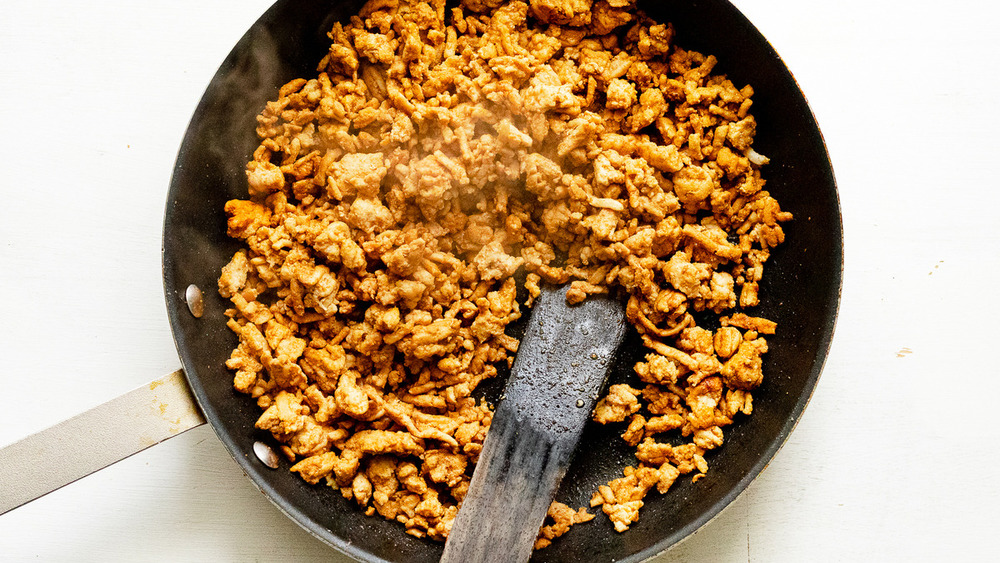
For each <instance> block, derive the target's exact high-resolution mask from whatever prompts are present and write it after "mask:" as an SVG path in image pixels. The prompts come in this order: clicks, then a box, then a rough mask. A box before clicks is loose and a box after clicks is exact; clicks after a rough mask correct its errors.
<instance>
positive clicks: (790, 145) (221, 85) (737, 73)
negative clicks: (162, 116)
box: [163, 0, 842, 562]
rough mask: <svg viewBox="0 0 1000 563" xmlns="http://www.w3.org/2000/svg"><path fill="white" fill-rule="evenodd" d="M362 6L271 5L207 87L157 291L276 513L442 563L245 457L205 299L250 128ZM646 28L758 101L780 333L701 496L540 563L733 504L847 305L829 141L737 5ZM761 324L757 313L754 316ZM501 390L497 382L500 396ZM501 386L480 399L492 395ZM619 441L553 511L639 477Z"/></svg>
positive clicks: (186, 149) (669, 538)
mask: <svg viewBox="0 0 1000 563" xmlns="http://www.w3.org/2000/svg"><path fill="white" fill-rule="evenodd" d="M361 4H362V2H338V3H329V2H321V1H315V0H295V1H291V0H289V1H280V2H278V3H276V4H275V5H274V6H273V7H272V8H271V9H270V10H268V12H267V13H266V14H264V15H263V16H262V17H261V18H260V20H259V21H258V22H257V23H256V24H254V26H253V27H252V28H251V29H250V30H249V31H248V32H247V33H246V35H245V36H244V37H243V38H242V39H241V40H240V42H239V43H237V45H236V46H235V47H234V49H233V51H232V52H231V53H230V55H229V56H228V58H227V59H226V60H225V62H224V63H223V64H222V66H221V67H220V69H219V71H218V73H217V74H216V75H215V77H214V79H213V80H212V82H211V84H210V85H209V87H208V89H207V91H206V93H205V95H204V97H203V98H202V100H201V103H200V104H199V105H198V107H197V109H196V111H195V114H194V116H193V118H192V120H191V123H190V126H189V128H188V131H187V133H186V135H185V137H184V140H183V143H182V146H181V148H180V151H179V154H178V157H177V162H176V166H175V169H174V175H173V179H172V183H171V187H170V192H169V196H168V200H167V205H166V216H165V224H164V236H163V266H164V291H165V296H166V301H167V309H168V315H169V318H170V323H171V326H172V329H173V334H174V338H175V341H176V344H177V348H178V351H179V353H180V357H181V362H182V365H183V367H184V371H185V373H186V374H187V377H188V380H189V382H190V384H191V387H192V389H193V390H194V393H195V396H196V397H197V399H198V402H199V403H200V405H201V407H202V409H203V411H204V413H205V415H206V417H207V419H208V420H209V422H210V423H211V424H212V426H213V427H214V429H215V431H216V433H217V434H218V436H219V438H220V439H221V440H222V442H223V443H224V444H225V445H226V447H227V448H228V449H229V451H230V453H231V454H232V455H233V457H234V459H235V460H236V461H237V463H238V464H239V465H240V467H241V468H242V469H243V471H244V472H245V473H246V474H247V475H248V476H249V477H250V478H251V480H252V481H253V482H254V483H255V484H256V486H257V487H259V488H260V489H261V490H262V491H263V492H264V493H265V494H266V495H267V496H268V498H270V499H271V500H272V501H273V502H274V503H275V504H276V505H277V506H278V507H279V508H280V509H281V510H282V511H284V512H285V513H286V514H288V515H289V517H291V518H292V519H294V520H295V521H296V522H298V523H299V524H300V525H301V526H303V527H304V528H305V529H307V530H308V531H310V532H311V533H313V534H314V535H316V536H317V537H319V538H320V539H322V540H324V541H326V542H327V543H329V544H331V545H333V546H334V547H336V548H337V549H339V550H341V551H343V552H345V553H347V554H349V555H351V556H353V557H355V558H358V559H361V560H365V561H408V562H409V561H412V562H423V561H437V559H438V558H439V557H440V553H441V545H440V544H437V543H435V542H432V541H429V540H422V539H418V538H414V537H411V536H409V535H406V534H404V533H403V529H402V528H401V527H400V526H399V525H398V524H396V523H395V522H388V521H385V520H383V519H382V518H380V517H377V516H375V517H365V516H364V515H363V514H362V513H361V512H360V511H359V510H358V508H357V506H356V505H354V504H353V503H352V502H349V501H347V500H345V499H344V498H343V497H341V496H340V494H339V493H338V492H337V491H335V490H333V489H331V488H329V487H325V486H310V485H308V484H306V483H305V482H304V481H302V480H301V479H300V478H299V477H298V476H297V475H295V474H292V473H290V472H289V471H287V469H288V464H287V462H284V461H283V464H282V466H281V467H280V468H279V469H278V470H276V471H275V470H270V469H268V468H266V467H265V466H264V465H263V464H261V463H259V462H258V461H257V460H256V458H255V457H254V456H253V455H252V453H251V452H252V447H253V443H254V441H256V440H264V441H267V440H269V439H270V437H269V436H268V435H266V433H263V432H260V431H258V430H256V429H255V428H254V422H255V421H256V419H257V417H258V415H259V409H258V408H257V406H256V404H255V402H254V401H253V400H252V399H250V398H249V397H247V396H245V395H242V394H240V393H237V392H236V391H234V390H233V388H232V374H231V373H230V372H229V371H228V370H227V369H226V368H225V365H224V363H225V360H226V359H227V358H228V356H229V353H230V351H231V350H232V349H233V347H235V345H236V342H237V341H236V337H235V336H234V335H233V334H232V333H231V332H230V331H229V329H228V328H226V326H225V317H224V315H223V311H224V310H225V309H226V308H227V303H226V302H225V301H224V300H223V299H222V298H221V297H220V296H219V295H218V293H217V292H216V291H214V288H215V287H216V280H217V278H218V275H219V270H220V269H221V267H222V266H223V265H224V264H226V263H227V262H228V261H229V259H230V258H231V257H232V254H233V253H234V252H235V251H236V250H237V248H238V246H237V244H236V242H234V241H232V240H230V239H229V238H228V237H227V236H226V233H225V229H226V218H225V215H224V213H223V205H224V204H225V202H226V201H227V200H229V199H233V198H242V197H246V177H245V175H244V166H245V164H246V162H247V161H248V160H250V158H251V154H252V152H253V150H254V149H255V148H256V146H257V137H256V134H255V132H254V128H255V126H256V123H255V116H256V115H257V114H258V113H259V112H260V110H261V109H262V108H263V107H264V104H265V103H266V102H267V100H269V99H273V98H274V97H275V96H276V95H277V91H278V88H279V87H280V86H281V85H282V84H284V83H285V82H287V81H288V80H291V79H292V78H296V77H300V76H302V77H308V76H314V75H315V73H316V71H315V66H316V63H317V62H318V61H319V60H320V59H321V58H322V56H323V55H324V54H325V52H326V49H327V46H328V42H329V40H328V39H327V37H326V32H327V31H328V30H329V29H330V27H331V26H332V24H333V22H334V21H337V20H339V21H347V19H348V18H349V17H350V16H351V15H352V14H355V13H357V11H358V9H359V8H360V6H361ZM642 8H643V9H645V10H646V11H647V13H648V14H649V15H650V16H652V17H653V18H654V19H657V20H658V21H663V22H672V23H673V24H674V26H675V28H676V30H677V38H676V42H677V44H679V45H681V46H682V47H684V48H687V49H694V50H698V51H701V52H703V53H706V54H713V55H715V56H716V57H718V59H719V61H720V63H719V65H718V66H717V67H716V72H717V73H725V74H727V75H728V76H729V78H730V79H732V80H733V82H734V83H735V84H737V86H741V85H744V84H750V85H752V86H753V88H754V90H755V92H756V93H755V95H754V101H755V103H754V106H753V109H752V112H753V114H754V115H755V117H756V118H757V123H758V128H757V136H756V139H755V143H754V147H755V149H756V150H758V151H759V152H761V153H762V154H765V155H767V156H768V157H769V158H770V159H771V164H770V165H768V166H767V167H765V168H764V170H763V173H764V175H765V178H766V179H767V182H768V183H767V189H768V190H769V191H771V193H772V194H774V196H775V197H776V198H777V199H778V201H779V202H781V205H782V208H783V209H786V210H788V211H791V212H792V213H793V214H794V215H795V220H794V221H792V222H791V223H789V224H786V225H785V231H786V234H787V239H786V242H785V243H784V244H783V245H782V246H780V247H779V248H778V249H777V250H776V251H775V252H774V253H773V255H772V258H771V260H770V261H769V262H768V265H767V267H766V270H765V277H764V280H763V282H762V284H761V296H762V304H761V306H760V307H759V308H757V309H756V310H755V313H756V314H759V315H761V316H765V317H768V318H771V319H773V320H775V321H777V322H778V327H779V328H778V334H777V335H775V336H774V337H772V338H771V339H770V342H769V343H770V351H769V353H768V354H767V355H766V356H765V365H764V370H765V381H764V384H763V386H762V387H761V388H760V389H759V391H758V392H757V393H755V398H756V399H757V400H756V401H755V407H756V408H755V409H754V414H753V415H752V416H750V417H748V418H745V419H742V420H739V421H737V422H736V423H735V424H734V425H732V426H730V427H727V438H726V445H725V446H724V447H722V448H721V449H720V450H717V451H714V452H711V453H710V454H709V455H708V456H707V459H708V462H709V465H710V468H711V469H710V471H709V472H708V474H707V475H706V477H705V478H704V479H702V480H700V481H699V482H698V483H696V484H692V483H691V480H690V479H687V478H685V479H679V480H678V482H677V483H676V484H675V485H674V487H673V488H672V489H671V490H670V492H668V493H667V494H666V495H650V496H649V497H647V499H646V505H645V506H644V508H643V511H642V515H641V518H640V519H639V521H638V522H637V523H636V524H634V525H633V526H632V528H631V530H629V531H628V532H626V533H624V534H618V533H616V532H614V530H613V528H612V526H611V525H610V524H609V523H608V522H607V519H606V517H605V516H604V515H603V514H600V513H598V517H597V518H596V519H595V521H594V522H592V523H590V524H586V525H581V526H576V527H574V528H573V529H571V531H570V532H569V533H568V534H567V535H566V536H564V537H563V538H561V539H559V540H557V541H556V542H554V543H553V545H552V546H550V547H548V548H546V549H544V550H541V551H539V552H537V553H536V554H535V555H534V557H533V558H532V560H533V561H639V560H642V559H645V558H647V557H650V556H652V555H654V554H656V553H657V552H659V551H662V550H663V549H666V548H667V547H669V546H671V545H673V544H674V543H676V542H677V541H679V540H680V539H682V538H683V537H685V536H686V535H688V534H690V533H691V532H693V531H694V530H695V529H697V528H698V527H699V526H701V525H702V524H704V523H705V522H707V521H708V520H709V519H710V518H711V517H712V516H714V515H715V514H717V513H718V512H719V511H720V510H721V509H722V508H723V507H725V506H726V505H727V504H728V503H729V502H731V501H732V500H733V499H734V498H735V497H736V495H738V494H739V493H740V492H741V491H742V490H743V489H744V488H745V487H746V486H747V485H748V484H749V482H750V481H751V480H752V479H753V477H755V476H756V475H757V473H759V472H760V470H761V469H762V468H763V467H764V465H766V463H767V462H768V461H769V460H770V459H771V457H772V456H773V455H774V453H775V452H776V451H777V449H778V448H779V447H780V445H781V444H782V443H783V442H784V440H785V438H786V437H787V435H788V433H789V432H790V431H791V429H792V427H793V426H794V424H795V422H796V420H797V419H798V417H799V415H800V414H801V412H802V409H803V408H804V407H805V405H806V403H807V401H808V399H809V396H810V395H811V393H812V389H813V387H814V385H815V383H816V380H817V378H818V377H819V374H820V371H821V370H822V366H823V362H824V360H825V358H826V352H827V349H828V347H829V343H830V339H831V337H832V333H833V328H834V322H835V318H836V313H837V306H838V302H839V295H840V285H841V269H842V228H841V221H840V209H839V202H838V199H837V193H836V186H835V182H834V177H833V172H832V169H831V166H830V162H829V158H828V156H827V152H826V149H825V146H824V144H823V139H822V136H821V135H820V132H819V129H818V128H817V125H816V123H815V120H814V118H813V116H812V113H811V112H810V111H809V108H808V106H807V104H806V101H805V99H804V97H803V96H802V94H801V92H800V91H799V89H798V87H797V85H796V84H795V81H794V80H793V78H792V76H791V75H790V74H789V72H788V70H787V69H786V68H785V66H784V65H783V63H782V62H781V60H780V59H779V58H778V56H777V54H776V53H775V52H774V51H773V49H772V48H771V46H770V45H769V44H768V43H767V41H766V40H765V39H764V38H763V37H762V36H761V35H760V34H759V32H757V30H756V29H755V28H754V27H753V26H752V25H751V24H750V23H749V22H748V21H747V20H746V19H745V18H744V17H743V16H742V14H740V13H739V12H738V11H737V10H736V9H735V8H734V7H733V6H732V5H731V4H729V3H728V2H725V1H721V0H704V1H698V0H693V1H692V0H688V1H680V2H649V3H647V4H645V5H642ZM192 283H193V284H196V285H198V286H199V287H201V288H202V290H203V291H204V294H205V313H204V315H203V317H202V318H201V319H195V318H193V317H192V316H191V315H190V314H188V313H187V309H186V306H185V304H184V290H185V288H186V287H187V286H188V285H189V284H192ZM752 314H754V313H752ZM643 353H644V350H643V347H642V345H641V344H640V342H639V339H638V337H637V336H636V335H635V334H632V335H631V336H630V337H629V338H627V339H626V342H625V344H624V346H623V348H622V350H621V352H620V354H619V357H618V359H617V361H616V366H615V368H614V369H613V370H612V376H611V383H617V382H631V383H633V384H637V383H638V382H637V381H636V380H635V379H634V374H632V370H631V367H630V366H631V365H632V364H633V363H634V362H635V361H636V360H637V358H639V357H640V356H641V355H642V354H643ZM499 383H502V382H499ZM499 388H500V387H499V384H498V383H494V384H493V386H492V387H491V389H490V390H489V392H495V391H496V390H497V389H499ZM621 430H622V429H621V428H618V427H617V426H615V425H609V426H607V427H602V426H600V425H597V424H589V425H588V426H587V427H586V429H585V431H584V435H583V438H582V440H581V444H582V445H583V446H584V447H581V448H579V450H578V454H577V456H576V458H575V460H574V462H573V464H572V466H571V467H570V470H569V472H568V474H567V476H566V478H565V479H564V481H563V485H562V487H561V490H560V492H559V494H558V498H559V499H560V500H562V501H563V502H566V503H568V504H569V505H570V506H574V507H575V506H586V505H587V503H588V500H589V498H590V495H591V494H592V492H593V491H594V490H596V488H597V486H598V485H601V484H604V483H606V482H607V481H609V480H610V479H614V478H617V477H619V476H620V475H621V469H622V468H623V467H624V466H625V465H628V464H630V463H631V464H634V463H635V461H634V458H633V457H632V453H631V448H629V447H628V446H627V445H626V444H624V442H623V441H622V440H621V439H619V437H618V434H619V433H620V432H621Z"/></svg>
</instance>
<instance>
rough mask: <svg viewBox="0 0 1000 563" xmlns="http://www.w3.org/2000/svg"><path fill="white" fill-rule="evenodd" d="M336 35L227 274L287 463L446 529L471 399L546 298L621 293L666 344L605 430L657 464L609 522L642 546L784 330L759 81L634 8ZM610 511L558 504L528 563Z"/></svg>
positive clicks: (416, 15) (454, 503) (606, 4)
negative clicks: (765, 289) (746, 82)
mask: <svg viewBox="0 0 1000 563" xmlns="http://www.w3.org/2000/svg"><path fill="white" fill-rule="evenodd" d="M328 36H329V39H330V44H329V49H328V52H327V53H326V56H325V57H324V58H323V59H322V61H320V62H319V66H318V70H317V75H316V76H314V77H309V78H296V79H294V80H291V81H289V82H288V83H287V84H285V85H284V86H282V87H281V88H280V89H279V91H278V93H277V96H276V98H275V99H273V100H271V101H270V102H268V103H267V104H266V106H265V107H263V108H261V112H260V114H259V115H258V117H257V128H256V132H257V134H258V136H259V137H260V144H259V146H258V147H257V149H256V150H255V151H254V152H253V157H252V160H250V162H248V163H247V165H246V169H245V172H246V179H247V184H246V190H247V192H246V193H247V198H246V199H234V200H231V201H229V202H227V203H226V204H225V212H226V215H227V233H228V234H229V235H230V236H231V237H233V238H235V239H238V240H239V241H240V243H241V245H242V248H241V249H240V250H238V251H237V252H236V253H235V254H234V255H233V256H232V259H231V260H230V261H229V263H228V264H227V265H226V266H225V267H223V269H222V271H221V272H220V276H219V280H218V287H219V294H220V295H221V296H222V297H224V298H226V299H228V300H229V301H230V302H231V303H232V307H231V308H230V309H228V310H227V311H226V315H227V316H228V321H227V326H228V327H229V328H230V329H231V330H232V331H233V332H234V333H235V334H236V335H237V337H238V339H239V343H238V344H237V346H236V348H235V349H234V350H233V351H232V353H231V355H230V357H229V359H228V360H227V361H226V366H227V367H228V368H229V369H231V370H232V371H233V386H234V388H235V389H236V390H238V391H239V392H241V393H246V394H248V395H250V396H251V397H252V398H253V399H255V400H256V401H257V404H258V406H259V407H260V408H261V409H262V413H261V415H260V417H259V419H258V420H257V423H256V426H257V428H259V429H262V430H265V431H268V432H270V433H271V434H272V435H273V436H274V438H275V439H276V440H277V441H279V442H280V443H281V451H282V452H283V453H284V454H285V455H286V456H288V457H289V459H291V460H292V461H293V462H294V463H293V466H292V471H294V472H295V473H297V474H299V475H300V476H301V477H302V479H303V480H305V481H306V482H308V483H312V484H319V483H324V482H325V483H326V485H329V486H331V487H335V488H336V489H337V490H338V491H339V492H340V493H341V494H342V495H343V496H344V497H345V498H348V499H352V500H353V502H357V503H358V505H359V506H360V510H361V511H362V512H364V513H366V514H374V513H376V512H377V513H378V514H379V515H381V516H382V517H384V518H387V519H390V520H396V521H398V522H399V523H400V524H402V525H403V526H404V528H405V530H406V532H407V533H409V534H412V535H414V536H417V537H428V538H432V539H435V540H443V539H444V538H446V537H447V535H448V532H449V530H450V529H451V525H452V522H453V521H454V518H455V515H456V514H457V512H458V508H459V505H460V504H461V502H462V499H463V498H464V497H465V494H466V492H467V491H468V487H469V482H470V476H471V474H472V471H473V468H474V465H475V463H476V461H477V459H478V456H479V455H480V452H481V451H482V444H483V441H484V440H485V438H486V435H487V433H488V431H489V427H490V423H491V421H492V411H491V407H489V406H488V405H487V404H486V403H485V402H484V401H483V400H482V399H480V398H479V397H480V396H481V395H480V393H481V391H478V390H477V388H478V386H479V384H480V383H481V382H482V381H484V380H485V379H488V378H491V377H495V376H497V375H498V374H500V373H502V370H503V369H505V368H506V367H509V366H510V365H511V364H512V362H513V359H514V354H515V353H516V352H517V349H518V346H519V342H518V340H517V339H516V338H513V337H511V336H509V335H508V334H506V331H507V328H508V326H510V324H511V323H513V322H515V321H516V320H517V319H519V318H520V316H521V314H522V309H521V307H522V305H526V306H528V307H531V305H532V304H533V303H534V299H535V298H536V297H537V296H538V295H539V294H540V291H541V287H540V284H542V283H550V284H569V285H570V287H569V290H568V291H567V301H569V302H570V303H577V302H580V301H584V300H586V299H588V298H589V297H590V296H591V295H594V294H602V293H603V294H621V295H622V296H623V300H624V301H625V302H626V303H627V306H626V316H627V318H628V320H629V322H630V323H631V324H632V325H634V326H635V328H636V330H637V331H638V332H639V334H640V337H641V340H642V342H643V345H644V346H645V347H646V348H648V350H647V351H646V353H645V355H644V357H643V358H642V359H641V360H640V361H638V362H637V363H636V364H635V365H634V374H635V377H636V378H638V381H641V382H642V384H643V385H645V387H644V388H642V389H641V390H639V389H636V388H633V387H631V386H630V385H628V384H625V383H622V382H613V384H612V385H610V387H609V389H608V392H607V395H606V396H604V397H602V398H601V399H600V400H599V401H598V403H597V406H596V407H595V409H594V413H593V418H594V420H596V421H597V422H600V423H601V424H612V425H619V426H617V427H615V430H614V431H615V432H616V433H619V434H620V435H621V436H622V439H623V440H625V442H626V443H628V444H630V445H632V446H634V447H635V448H636V458H637V459H638V461H639V464H638V466H637V467H627V468H625V470H624V476H623V477H622V478H620V479H615V480H613V481H611V482H610V483H608V484H607V485H606V486H602V487H601V488H600V490H599V491H598V492H597V493H596V494H595V496H594V499H593V501H592V505H593V506H598V505H602V506H603V510H604V512H605V513H606V514H607V515H608V516H609V518H610V519H611V521H612V522H613V524H614V526H615V529H617V530H619V531H623V530H625V529H627V528H628V527H629V526H630V525H631V524H632V523H634V522H635V521H636V519H637V518H638V516H639V511H640V508H641V507H642V505H643V502H644V501H643V499H644V498H645V496H646V495H647V494H648V493H650V491H651V490H652V488H653V487H654V486H655V487H656V491H657V492H658V493H661V494H662V493H665V492H667V490H668V489H669V488H670V486H671V485H672V483H673V482H674V481H675V480H676V479H677V477H678V476H679V475H682V474H690V473H697V476H700V475H703V474H704V472H705V471H706V470H707V468H708V461H707V460H706V458H705V457H704V456H705V455H706V452H707V451H709V450H713V449H716V448H719V447H721V446H722V444H723V437H724V428H725V427H726V426H727V425H729V424H732V423H733V420H734V419H735V418H737V417H739V416H745V415H748V414H750V413H751V412H752V410H753V397H752V395H751V392H752V390H754V389H756V388H757V387H758V386H760V384H761V382H762V378H763V371H762V368H763V361H762V358H761V356H762V354H764V353H765V352H766V351H767V343H766V341H765V340H764V338H763V337H762V336H761V335H770V334H774V333H775V324H774V323H773V322H772V321H770V320H768V319H764V318H761V317H754V316H750V311H749V308H750V307H753V306H755V305H757V304H758V302H759V301H760V291H761V283H760V282H761V280H762V278H763V275H764V267H765V264H766V262H767V260H768V259H769V257H770V253H771V249H773V248H774V247H775V246H777V245H779V244H781V243H782V242H783V240H784V231H783V230H782V227H781V223H783V222H785V221H788V220H790V219H791V218H792V217H791V214H790V213H787V212H784V211H782V210H781V208H780V205H779V204H778V202H777V201H776V200H775V199H774V198H773V197H772V195H771V194H770V193H769V192H768V191H766V190H765V189H764V186H765V180H764V178H763V176H762V175H761V167H762V166H764V165H766V164H767V162H768V159H767V158H766V157H764V156H763V155H761V154H760V153H758V152H756V151H755V150H754V148H753V144H752V143H753V139H754V135H755V133H756V127H757V123H756V121H755V118H754V117H753V115H752V114H751V113H750V109H751V106H752V103H753V100H752V96H753V93H754V92H753V88H751V87H750V86H742V87H737V86H736V85H735V84H733V83H732V81H731V80H729V79H728V78H726V77H725V76H722V75H713V74H712V72H713V68H714V67H715V65H716V64H717V62H718V61H717V60H716V59H715V57H713V56H711V55H703V54H701V53H697V52H695V51H687V50H684V49H682V48H680V47H679V46H677V45H675V43H674V36H675V34H674V28H673V27H672V26H671V25H670V24H669V23H667V22H655V21H653V20H651V19H650V18H649V17H647V16H646V15H645V14H644V13H643V12H642V11H641V10H639V9H638V8H637V7H636V3H635V1H634V0H527V1H523V0H459V2H458V3H457V5H455V6H452V5H451V4H448V6H447V8H446V6H445V3H444V2H442V1H438V0H436V1H435V2H430V3H428V2H422V1H418V0H371V1H369V2H368V3H367V4H365V6H364V7H363V8H362V9H361V11H360V13H359V15H358V17H355V18H352V19H351V20H350V22H349V23H346V24H344V23H335V24H334V25H333V26H332V27H331V29H330V30H329V34H328ZM519 280H524V281H523V284H524V291H521V290H520V288H519V287H518V284H519V283H521V282H520V281H519ZM519 292H520V293H521V295H520V297H519V296H518V293H519ZM525 295H527V300H526V301H525V300H523V299H524V296H525ZM737 307H738V308H739V309H738V310H737ZM709 312H711V313H714V314H715V315H716V317H718V321H719V324H718V325H716V324H714V319H713V320H712V321H711V325H712V326H713V328H714V327H716V326H719V328H718V329H717V330H715V332H714V333H713V332H710V331H709V330H707V329H706V328H705V327H702V326H699V322H701V321H700V319H702V318H704V316H705V315H707V314H708V313H709ZM696 319H698V320H696ZM658 440H662V441H658ZM668 442H669V443H668ZM671 444H673V445H671ZM697 476H696V477H695V478H696V479H697V478H698V477H697ZM592 518H593V516H592V515H590V514H588V513H587V512H586V511H585V510H583V509H579V510H575V511H574V510H573V509H570V508H569V507H567V506H566V505H563V504H561V503H558V502H555V503H553V504H552V506H551V507H550V509H549V513H548V516H547V520H546V524H545V526H544V527H543V528H542V529H541V531H540V534H539V538H538V540H537V544H536V547H539V548H541V547H544V546H545V545H547V544H548V543H550V542H551V541H553V540H554V539H555V538H557V537H559V536H561V535H562V534H564V533H565V532H566V531H567V530H568V529H569V527H570V526H572V525H575V524H577V523H580V522H585V521H587V520H590V519H592Z"/></svg>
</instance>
